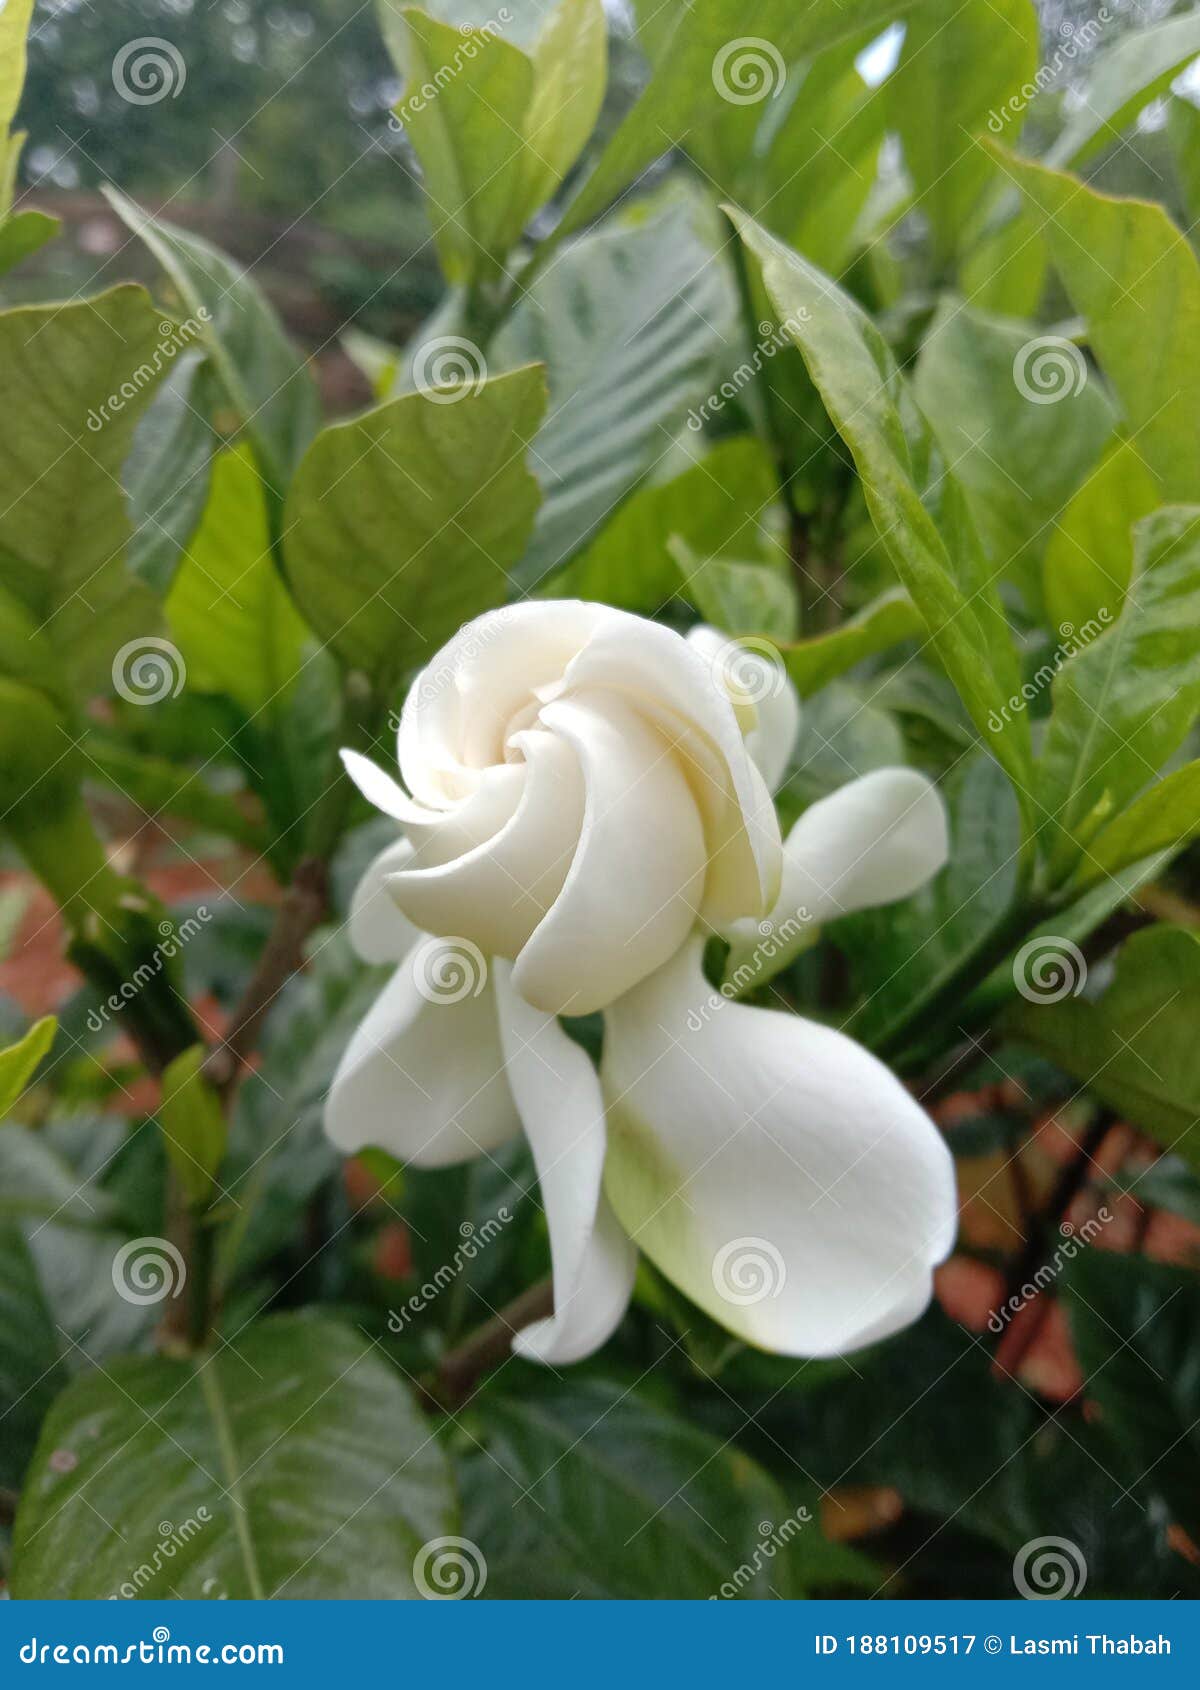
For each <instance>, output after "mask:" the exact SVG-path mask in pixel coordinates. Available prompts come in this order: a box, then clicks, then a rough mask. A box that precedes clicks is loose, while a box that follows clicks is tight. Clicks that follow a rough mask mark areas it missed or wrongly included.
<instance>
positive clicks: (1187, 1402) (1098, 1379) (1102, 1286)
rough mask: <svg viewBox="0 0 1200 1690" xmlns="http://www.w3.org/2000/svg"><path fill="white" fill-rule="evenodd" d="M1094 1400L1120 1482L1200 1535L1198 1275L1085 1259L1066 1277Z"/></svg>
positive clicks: (1137, 1262) (1138, 1260)
mask: <svg viewBox="0 0 1200 1690" xmlns="http://www.w3.org/2000/svg"><path fill="white" fill-rule="evenodd" d="M1064 1291H1065V1295H1066V1305H1067V1318H1068V1320H1069V1322H1070V1326H1071V1335H1072V1337H1073V1338H1074V1340H1075V1346H1076V1349H1077V1352H1078V1355H1079V1362H1080V1366H1081V1367H1082V1369H1083V1373H1084V1377H1085V1381H1086V1387H1085V1388H1086V1391H1087V1395H1088V1398H1089V1399H1090V1400H1091V1401H1092V1402H1094V1403H1095V1404H1096V1405H1097V1406H1098V1408H1099V1410H1100V1431H1101V1434H1102V1436H1103V1438H1104V1442H1105V1445H1106V1448H1107V1452H1108V1454H1109V1456H1110V1458H1111V1461H1112V1464H1113V1466H1114V1467H1115V1468H1116V1471H1117V1473H1118V1474H1119V1475H1120V1478H1121V1479H1122V1480H1124V1482H1125V1483H1126V1484H1128V1485H1129V1487H1130V1488H1131V1489H1132V1490H1133V1491H1134V1492H1135V1493H1136V1494H1137V1495H1139V1496H1142V1497H1148V1498H1154V1497H1161V1498H1162V1499H1163V1501H1164V1502H1165V1503H1166V1511H1167V1517H1168V1518H1169V1520H1170V1521H1171V1522H1172V1523H1173V1524H1175V1525H1178V1526H1182V1527H1183V1529H1184V1531H1185V1532H1187V1533H1188V1534H1189V1536H1190V1537H1192V1538H1193V1539H1194V1538H1196V1537H1197V1536H1198V1535H1200V1431H1198V1427H1200V1357H1198V1356H1197V1352H1196V1330H1197V1323H1198V1322H1200V1276H1197V1274H1196V1273H1195V1272H1194V1271H1192V1270H1189V1269H1184V1268H1176V1267H1167V1266H1165V1265H1164V1264H1163V1263H1161V1262H1150V1261H1147V1260H1146V1259H1145V1257H1134V1256H1118V1255H1113V1254H1112V1253H1111V1252H1109V1251H1107V1250H1085V1251H1083V1252H1081V1253H1080V1254H1079V1255H1078V1256H1076V1257H1075V1259H1074V1260H1073V1261H1072V1262H1071V1263H1070V1264H1069V1266H1068V1268H1067V1271H1066V1274H1065V1276H1064Z"/></svg>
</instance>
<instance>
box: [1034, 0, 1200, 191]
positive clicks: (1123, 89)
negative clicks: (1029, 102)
mask: <svg viewBox="0 0 1200 1690" xmlns="http://www.w3.org/2000/svg"><path fill="white" fill-rule="evenodd" d="M1198 55H1200V10H1193V11H1190V12H1185V13H1184V14H1183V15H1182V16H1181V17H1174V18H1165V19H1164V20H1163V21H1162V22H1161V23H1156V24H1151V25H1150V26H1149V27H1148V28H1138V29H1131V30H1129V32H1128V33H1127V34H1125V35H1123V36H1122V37H1121V39H1120V40H1119V41H1117V42H1116V43H1115V44H1114V45H1113V46H1112V47H1110V48H1109V49H1108V50H1107V51H1106V52H1103V53H1097V54H1096V57H1095V59H1094V60H1093V61H1092V63H1091V66H1090V68H1089V71H1088V77H1087V81H1086V83H1085V84H1084V86H1083V89H1082V98H1081V99H1080V100H1079V101H1078V102H1077V103H1076V106H1075V109H1074V110H1073V111H1072V112H1071V114H1070V116H1069V117H1068V119H1067V121H1066V123H1065V124H1064V125H1063V127H1062V129H1061V130H1060V131H1059V133H1058V135H1057V136H1056V137H1055V139H1054V140H1053V141H1052V142H1051V143H1050V145H1049V147H1047V149H1046V152H1045V156H1044V158H1043V163H1045V164H1048V165H1053V166H1054V167H1055V168H1059V169H1061V168H1062V167H1063V166H1064V165H1068V164H1082V163H1083V161H1084V160H1085V159H1086V158H1089V157H1090V156H1091V155H1092V154H1093V153H1094V152H1097V151H1099V149H1100V148H1101V147H1105V146H1111V145H1112V144H1113V143H1114V142H1116V141H1119V140H1120V138H1121V134H1122V132H1123V131H1124V130H1125V129H1127V128H1128V127H1129V125H1130V123H1132V121H1133V119H1134V118H1135V117H1136V116H1137V114H1138V112H1139V111H1141V109H1142V107H1143V106H1146V105H1149V103H1150V101H1151V100H1153V99H1155V98H1157V96H1158V95H1159V94H1162V93H1165V91H1166V90H1167V88H1169V87H1170V85H1171V82H1172V80H1173V79H1174V77H1175V76H1176V75H1177V74H1178V73H1179V72H1180V71H1181V70H1183V69H1184V68H1185V66H1187V65H1188V64H1190V62H1191V61H1192V60H1193V59H1194V58H1196V57H1197V56H1198Z"/></svg>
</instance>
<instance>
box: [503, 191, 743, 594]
mask: <svg viewBox="0 0 1200 1690" xmlns="http://www.w3.org/2000/svg"><path fill="white" fill-rule="evenodd" d="M736 324H737V297H736V290H735V288H734V285H733V280H732V277H731V276H730V274H729V272H728V269H727V267H726V265H725V264H724V263H723V262H722V260H721V258H720V257H719V255H717V253H716V252H715V250H714V248H713V246H712V245H711V243H710V242H709V241H707V240H706V239H704V238H703V236H702V235H701V234H700V233H698V232H697V230H696V228H695V226H694V216H693V208H692V206H691V205H690V204H688V203H674V204H672V205H671V206H670V207H669V208H668V209H667V210H666V211H664V212H662V213H661V214H659V215H658V216H655V217H653V218H652V219H651V220H650V221H649V222H646V223H643V224H640V225H635V226H634V227H631V228H623V227H615V228H614V227H611V226H607V227H605V228H604V229H602V230H600V231H599V232H598V233H595V234H590V235H587V236H585V237H584V238H583V239H581V240H579V241H576V242H574V243H573V244H572V245H571V246H569V247H567V248H566V249H565V251H563V252H562V253H561V254H560V255H559V257H558V258H557V259H556V261H555V263H554V265H553V267H552V268H551V269H550V270H548V271H547V272H546V273H545V274H544V275H543V276H541V277H539V278H538V280H537V281H536V282H535V283H534V284H533V287H532V289H531V290H530V292H529V293H528V295H526V297H525V298H524V299H523V300H522V302H521V304H520V305H519V306H518V308H517V310H516V312H515V313H514V314H513V316H512V318H511V319H510V321H509V322H508V324H507V325H506V326H505V328H504V329H503V331H502V332H501V333H500V335H499V336H498V337H497V340H496V345H495V355H496V359H497V361H498V362H499V363H500V364H501V365H507V366H511V365H514V364H521V363H525V362H528V361H529V360H531V359H540V360H542V361H543V362H544V363H545V364H546V367H547V372H548V377H549V382H550V405H549V410H548V412H547V416H546V420H545V422H544V424H543V425H542V428H541V431H540V432H539V434H538V436H537V440H536V441H535V443H534V457H533V467H534V471H535V473H536V475H537V477H538V479H539V481H540V483H541V486H542V493H543V501H542V506H541V510H540V511H539V513H538V521H537V527H536V529H535V531H534V537H533V542H532V544H531V546H530V547H529V550H528V551H527V553H526V555H525V557H524V558H523V559H522V561H521V565H520V568H519V569H518V570H516V572H515V575H516V580H517V582H518V583H519V585H520V586H522V587H525V588H528V587H532V586H534V585H535V584H536V583H537V582H538V581H540V580H541V579H542V578H543V577H544V576H545V575H547V574H548V573H549V572H550V570H552V569H555V568H557V567H558V566H559V565H560V564H564V563H566V562H567V560H568V559H569V558H570V557H571V556H572V554H573V553H574V552H576V551H577V550H578V549H579V547H580V546H581V545H582V544H583V543H584V542H585V541H586V540H588V539H589V538H590V536H591V535H592V534H593V533H595V532H596V531H597V530H598V529H599V528H600V526H601V525H602V524H603V522H604V521H605V519H606V518H607V517H608V516H609V515H610V513H611V512H612V511H613V510H614V509H615V507H616V506H617V504H618V503H619V502H620V501H621V500H622V499H623V498H624V497H625V495H626V494H627V493H628V492H629V491H630V489H631V488H632V487H633V486H634V485H635V483H636V482H638V481H639V480H640V479H641V478H642V477H643V476H644V475H646V474H647V473H648V472H649V471H651V470H652V469H653V468H654V466H655V465H656V464H658V463H659V461H660V460H662V459H663V458H664V457H665V456H666V454H667V453H668V452H669V451H670V450H671V448H672V442H673V441H674V438H675V436H676V435H677V434H678V433H679V432H680V430H681V429H682V428H683V427H684V424H685V422H686V421H687V419H688V414H689V410H692V411H693V413H694V412H695V408H696V407H698V406H701V405H703V404H704V402H705V401H706V400H708V399H710V398H711V397H712V396H713V395H714V393H715V391H716V388H717V385H718V383H719V381H720V377H721V374H722V373H723V369H724V366H725V364H726V363H727V362H732V352H731V349H732V348H733V347H735V346H736V344H737V339H736V336H737V328H736ZM720 404H721V405H723V404H724V401H723V400H721V401H720ZM701 420H703V419H701Z"/></svg>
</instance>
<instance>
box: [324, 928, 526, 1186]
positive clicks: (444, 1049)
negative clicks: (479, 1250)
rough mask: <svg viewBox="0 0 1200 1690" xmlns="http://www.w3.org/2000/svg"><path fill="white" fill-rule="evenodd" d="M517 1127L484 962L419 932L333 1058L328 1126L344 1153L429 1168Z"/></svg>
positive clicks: (489, 1146)
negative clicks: (370, 1148) (376, 1152)
mask: <svg viewBox="0 0 1200 1690" xmlns="http://www.w3.org/2000/svg"><path fill="white" fill-rule="evenodd" d="M520 1125H521V1122H520V1117H519V1116H518V1114H517V1109H516V1105H515V1104H514V1102H513V1099H512V1093H511V1091H510V1090H509V1087H508V1081H507V1080H506V1078H505V1075H504V1057H503V1054H502V1052H501V1049H500V1030H499V1027H498V1026H497V1023H496V1001H495V991H494V987H493V984H492V982H491V981H489V980H488V979H487V976H486V967H485V965H484V961H483V958H482V957H481V956H480V955H479V953H478V952H474V953H473V954H472V953H471V951H469V950H463V949H462V948H461V947H458V948H456V947H455V946H454V945H452V944H450V943H449V942H448V941H446V940H442V939H432V938H429V937H428V936H426V935H423V936H422V937H421V938H420V939H419V940H418V942H417V944H416V945H414V946H413V948H412V950H411V951H410V952H409V953H408V955H407V956H406V957H405V959H404V961H403V962H402V963H401V964H400V967H399V968H398V969H397V970H396V972H395V973H394V974H393V975H392V978H391V979H390V980H389V981H388V983H387V985H386V986H385V987H384V988H383V991H382V992H381V993H380V995H379V997H378V998H376V1000H375V1002H374V1004H373V1005H372V1006H371V1009H370V1011H369V1012H368V1014H367V1016H366V1018H365V1019H364V1020H363V1021H362V1023H361V1024H360V1025H359V1027H358V1028H357V1030H356V1031H355V1034H354V1037H353V1038H352V1039H351V1041H350V1043H349V1045H348V1046H347V1048H346V1052H345V1054H344V1056H343V1057H342V1060H341V1062H340V1063H339V1064H338V1070H337V1073H336V1074H335V1075H334V1077H333V1084H332V1086H331V1087H330V1091H329V1097H328V1098H327V1100H326V1104H325V1130H326V1132H327V1133H328V1134H329V1137H330V1138H331V1139H332V1140H333V1142H334V1143H335V1144H336V1145H338V1146H339V1147H340V1148H341V1149H342V1150H346V1151H355V1150H362V1149H363V1148H364V1147H365V1146H366V1145H369V1144H373V1145H378V1146H380V1148H381V1149H384V1150H388V1151H390V1152H391V1154H392V1155H393V1156H397V1157H399V1159H400V1160H401V1161H403V1162H413V1163H415V1164H416V1165H417V1166H418V1167H425V1168H437V1167H444V1166H446V1165H448V1164H450V1163H452V1162H464V1161H466V1160H468V1158H470V1157H472V1156H477V1155H479V1154H480V1152H481V1151H486V1150H493V1149H495V1147H496V1146H497V1145H500V1144H503V1143H504V1142H505V1141H506V1140H507V1139H509V1138H511V1137H512V1136H513V1134H514V1133H515V1132H517V1131H518V1130H519V1128H520Z"/></svg>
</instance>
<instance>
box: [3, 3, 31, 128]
mask: <svg viewBox="0 0 1200 1690" xmlns="http://www.w3.org/2000/svg"><path fill="white" fill-rule="evenodd" d="M33 5H34V0H8V4H7V5H6V6H4V7H2V8H0V129H7V128H8V127H9V126H10V124H11V123H12V120H13V118H14V117H15V116H16V115H17V107H18V106H19V105H20V103H21V89H22V88H23V87H24V86H25V38H26V36H27V35H28V34H29V25H30V23H31V21H32V19H33Z"/></svg>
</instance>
